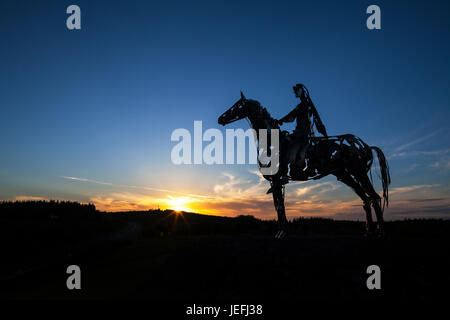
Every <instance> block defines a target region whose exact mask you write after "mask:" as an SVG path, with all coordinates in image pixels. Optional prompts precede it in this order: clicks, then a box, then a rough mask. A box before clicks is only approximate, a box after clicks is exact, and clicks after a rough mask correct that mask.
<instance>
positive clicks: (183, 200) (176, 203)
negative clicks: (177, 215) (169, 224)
mask: <svg viewBox="0 0 450 320" xmlns="http://www.w3.org/2000/svg"><path fill="white" fill-rule="evenodd" d="M190 202H191V199H190V198H189V197H178V198H175V197H172V196H169V199H167V200H166V203H167V205H168V207H169V209H172V210H175V211H189V210H191V209H190V208H188V206H187V204H188V203H190Z"/></svg>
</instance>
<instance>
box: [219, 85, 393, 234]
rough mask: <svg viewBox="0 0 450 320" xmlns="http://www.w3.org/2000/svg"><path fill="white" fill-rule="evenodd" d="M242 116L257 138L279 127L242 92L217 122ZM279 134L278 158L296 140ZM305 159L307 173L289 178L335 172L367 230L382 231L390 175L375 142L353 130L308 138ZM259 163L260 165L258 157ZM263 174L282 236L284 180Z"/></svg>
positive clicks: (285, 225) (284, 226)
mask: <svg viewBox="0 0 450 320" xmlns="http://www.w3.org/2000/svg"><path fill="white" fill-rule="evenodd" d="M244 118H247V119H248V120H249V121H250V124H251V126H252V127H253V129H254V130H255V132H256V139H257V140H259V130H260V129H266V130H267V138H268V141H271V140H270V136H271V129H279V125H278V122H277V120H276V119H274V118H272V117H271V116H270V114H269V112H267V110H266V108H264V107H262V106H261V104H260V103H259V102H258V101H256V100H251V99H246V98H245V96H244V94H243V93H242V92H241V98H240V99H239V100H238V101H237V102H236V103H235V104H234V105H233V106H232V107H231V108H230V109H228V110H227V111H226V112H225V113H223V114H222V115H221V116H220V117H219V119H218V123H219V124H221V125H223V126H224V125H226V124H229V123H231V122H234V121H237V120H240V119H244ZM279 136H280V162H281V161H282V160H281V157H283V156H286V155H287V154H288V150H289V148H290V147H292V145H293V144H295V143H298V142H296V141H293V139H292V138H291V137H290V136H289V134H288V133H287V131H282V132H281V134H280V135H279ZM256 145H257V148H258V154H259V145H258V143H257V144H256ZM300 149H301V148H300ZM372 150H373V151H375V153H376V154H377V157H378V161H379V164H380V172H381V183H382V188H383V203H382V201H381V197H380V196H379V195H378V193H377V192H376V191H375V189H374V187H373V185H372V181H371V180H372V179H371V178H372V177H370V179H369V176H368V173H369V171H370V168H371V166H372V163H373V154H372ZM306 160H307V163H308V168H309V170H308V172H309V174H308V175H307V176H306V177H305V176H304V177H302V178H299V177H298V176H299V175H295V174H293V172H290V177H289V180H294V181H308V180H317V179H320V178H323V177H325V176H327V175H329V174H332V175H334V176H336V178H337V179H338V180H339V181H341V182H343V183H345V184H346V185H347V186H349V187H350V188H352V189H353V191H354V192H355V193H356V194H357V195H358V196H359V197H360V198H361V200H362V201H363V208H364V210H365V212H366V232H367V234H368V235H375V234H378V235H383V223H384V222H383V211H384V207H385V206H387V205H388V203H389V198H388V192H389V190H388V187H389V184H390V175H389V167H388V164H387V161H386V158H385V156H384V154H383V152H382V151H381V149H379V148H378V147H375V146H368V145H367V144H366V143H365V142H364V141H362V140H361V139H360V138H358V137H356V136H354V135H352V134H345V135H339V136H329V137H326V138H325V137H320V138H311V142H310V146H309V147H308V149H307V152H306ZM289 165H290V167H291V168H293V167H295V165H293V163H290V164H289ZM258 166H260V167H261V163H260V162H259V160H258ZM311 169H312V170H311ZM264 178H265V179H266V180H268V181H269V182H270V185H271V190H272V193H273V201H274V205H275V209H276V211H277V215H278V224H279V231H278V233H277V234H276V236H275V237H276V238H283V237H285V236H286V235H287V232H288V222H287V219H286V214H285V207H284V184H283V183H282V182H281V180H280V172H278V173H276V174H275V175H264ZM371 206H372V207H373V209H374V210H375V215H376V219H377V226H376V227H377V228H376V229H375V225H374V222H373V220H372V213H371Z"/></svg>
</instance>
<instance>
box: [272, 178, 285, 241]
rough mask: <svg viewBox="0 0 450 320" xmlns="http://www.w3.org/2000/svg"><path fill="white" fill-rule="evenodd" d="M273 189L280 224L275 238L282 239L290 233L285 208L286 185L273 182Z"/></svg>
mask: <svg viewBox="0 0 450 320" xmlns="http://www.w3.org/2000/svg"><path fill="white" fill-rule="evenodd" d="M272 190H273V193H272V194H273V204H274V205H275V210H277V215H278V225H279V231H278V232H277V234H276V235H275V238H277V239H282V238H284V237H286V236H287V233H288V221H287V219H286V213H285V209H284V186H283V185H282V184H272Z"/></svg>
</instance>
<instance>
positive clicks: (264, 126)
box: [247, 117, 275, 154]
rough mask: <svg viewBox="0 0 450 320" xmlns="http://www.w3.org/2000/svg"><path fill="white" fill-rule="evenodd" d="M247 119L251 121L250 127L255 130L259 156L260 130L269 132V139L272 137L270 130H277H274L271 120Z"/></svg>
mask: <svg viewBox="0 0 450 320" xmlns="http://www.w3.org/2000/svg"><path fill="white" fill-rule="evenodd" d="M247 119H248V120H249V121H250V125H251V127H252V129H253V130H255V134H256V135H255V139H256V141H255V142H256V149H257V151H258V154H259V143H258V141H259V133H260V130H267V138H268V139H270V136H271V131H270V129H275V128H272V126H271V124H270V119H267V118H261V117H247Z"/></svg>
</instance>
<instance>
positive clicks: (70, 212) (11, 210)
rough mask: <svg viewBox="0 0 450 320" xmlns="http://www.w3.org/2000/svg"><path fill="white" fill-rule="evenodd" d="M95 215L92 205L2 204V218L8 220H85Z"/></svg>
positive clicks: (68, 203) (50, 202) (41, 202)
mask: <svg viewBox="0 0 450 320" xmlns="http://www.w3.org/2000/svg"><path fill="white" fill-rule="evenodd" d="M95 213H96V210H95V206H94V205H93V204H91V203H89V204H81V203H78V202H73V201H56V200H50V201H45V200H42V201H36V200H33V201H2V202H0V218H8V219H25V218H31V219H60V218H72V219H73V218H80V219H85V218H87V217H90V216H92V215H93V214H95Z"/></svg>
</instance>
